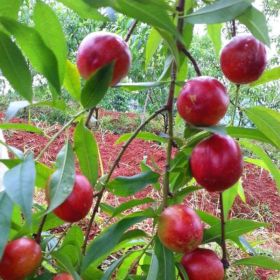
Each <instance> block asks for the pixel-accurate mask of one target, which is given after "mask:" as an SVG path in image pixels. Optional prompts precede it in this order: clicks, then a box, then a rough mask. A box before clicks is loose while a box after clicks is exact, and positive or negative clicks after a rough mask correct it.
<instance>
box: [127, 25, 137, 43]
mask: <svg viewBox="0 0 280 280" xmlns="http://www.w3.org/2000/svg"><path fill="white" fill-rule="evenodd" d="M137 23H138V21H137V20H134V21H133V22H132V24H131V26H130V27H129V30H128V32H127V34H126V37H125V39H124V40H125V41H126V42H128V41H129V39H130V37H131V35H132V33H133V31H134V29H135V28H136V26H137Z"/></svg>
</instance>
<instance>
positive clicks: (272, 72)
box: [250, 67, 280, 87]
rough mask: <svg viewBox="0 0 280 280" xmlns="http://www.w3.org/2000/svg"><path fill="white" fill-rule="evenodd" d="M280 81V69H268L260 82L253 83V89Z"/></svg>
mask: <svg viewBox="0 0 280 280" xmlns="http://www.w3.org/2000/svg"><path fill="white" fill-rule="evenodd" d="M279 79H280V67H274V68H271V69H267V70H265V71H264V72H263V74H262V75H261V76H260V78H259V79H258V80H256V81H255V82H253V83H251V84H250V86H251V87H255V86H259V85H263V84H266V83H269V82H272V81H276V80H279Z"/></svg>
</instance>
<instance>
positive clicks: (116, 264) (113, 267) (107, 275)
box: [101, 254, 127, 280]
mask: <svg viewBox="0 0 280 280" xmlns="http://www.w3.org/2000/svg"><path fill="white" fill-rule="evenodd" d="M126 257H127V254H126V255H124V256H122V257H121V258H119V259H118V260H116V261H114V262H113V263H112V264H111V265H110V267H109V268H107V270H106V271H105V273H104V275H103V276H102V278H101V280H110V279H112V278H111V276H112V274H113V273H114V271H115V270H116V269H117V268H118V267H119V265H120V264H121V263H122V262H123V260H124V259H125V258H126Z"/></svg>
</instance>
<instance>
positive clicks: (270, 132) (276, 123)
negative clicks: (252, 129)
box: [245, 107, 280, 149]
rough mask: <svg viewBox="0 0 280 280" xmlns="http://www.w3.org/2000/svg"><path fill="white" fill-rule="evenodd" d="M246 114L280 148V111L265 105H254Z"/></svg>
mask: <svg viewBox="0 0 280 280" xmlns="http://www.w3.org/2000/svg"><path fill="white" fill-rule="evenodd" d="M245 112H246V115H247V116H248V117H249V119H250V120H251V121H252V122H253V123H254V124H255V125H256V126H257V128H258V129H259V130H260V131H261V132H262V133H263V134H264V135H265V136H266V137H267V138H268V139H270V140H271V141H272V142H273V143H274V145H275V146H276V147H278V149H280V113H279V112H277V111H274V110H271V109H268V108H265V107H253V108H249V109H247V110H246V111H245Z"/></svg>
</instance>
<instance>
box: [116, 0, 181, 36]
mask: <svg viewBox="0 0 280 280" xmlns="http://www.w3.org/2000/svg"><path fill="white" fill-rule="evenodd" d="M113 8H114V9H116V10H117V11H118V12H120V13H123V14H125V15H127V16H129V17H132V18H135V19H137V20H139V21H142V22H145V23H147V24H149V25H151V26H153V27H157V28H160V29H162V30H165V31H167V32H168V33H170V34H173V35H175V36H176V37H179V34H178V31H177V29H176V27H175V25H174V24H173V22H172V20H171V17H170V16H169V14H168V12H169V10H170V8H169V6H168V5H167V4H166V1H163V0H149V1H147V0H146V1H138V0H115V3H114V5H113Z"/></svg>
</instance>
